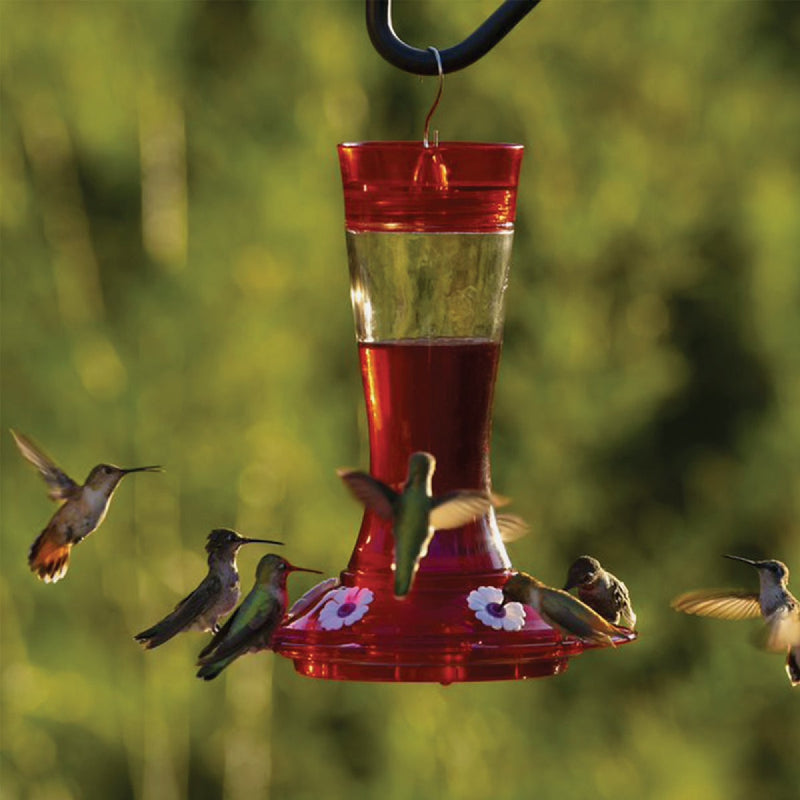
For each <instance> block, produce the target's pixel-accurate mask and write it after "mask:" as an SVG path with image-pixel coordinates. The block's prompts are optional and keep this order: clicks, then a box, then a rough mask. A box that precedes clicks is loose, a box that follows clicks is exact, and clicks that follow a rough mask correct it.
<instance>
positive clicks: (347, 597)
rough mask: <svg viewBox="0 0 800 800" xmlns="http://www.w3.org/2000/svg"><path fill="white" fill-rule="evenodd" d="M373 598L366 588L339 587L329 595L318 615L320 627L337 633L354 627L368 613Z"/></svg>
mask: <svg viewBox="0 0 800 800" xmlns="http://www.w3.org/2000/svg"><path fill="white" fill-rule="evenodd" d="M374 597H375V595H374V594H373V593H372V591H371V590H370V589H367V588H366V587H364V588H361V589H359V588H356V587H353V588H348V587H346V586H341V587H339V588H338V589H337V590H336V591H335V592H333V594H331V595H329V598H328V601H327V602H326V603H325V605H324V606H323V607H322V611H320V613H319V624H320V627H321V628H322V629H323V630H326V631H338V630H340V629H341V628H343V627H346V626H349V625H354V624H355V623H356V622H358V621H359V620H360V619H361V618H362V617H363V616H364V615H365V614H366V613H367V611H369V604H370V603H371V602H372V600H373V598H374Z"/></svg>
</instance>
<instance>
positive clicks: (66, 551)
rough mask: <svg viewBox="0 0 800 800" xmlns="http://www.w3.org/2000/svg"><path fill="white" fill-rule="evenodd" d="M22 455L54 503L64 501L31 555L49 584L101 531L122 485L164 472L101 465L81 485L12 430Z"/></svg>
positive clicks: (33, 565) (30, 562) (34, 568)
mask: <svg viewBox="0 0 800 800" xmlns="http://www.w3.org/2000/svg"><path fill="white" fill-rule="evenodd" d="M11 435H12V436H13V437H14V441H15V442H16V444H17V447H18V448H19V451H20V453H22V455H23V456H24V457H25V458H26V459H27V460H28V461H30V462H31V464H33V466H34V467H36V469H38V470H39V472H40V473H41V474H42V477H43V478H44V480H45V483H46V484H47V486H48V487H49V488H48V492H47V493H48V496H49V497H50V499H51V500H55V501H56V502H61V503H62V504H61V506H60V508H59V509H58V511H56V513H55V514H53V516H52V518H51V519H50V522H48V523H47V527H46V528H45V529H44V530H43V531H42V532H41V533H40V534H39V536H38V537H37V538H36V541H34V543H33V545H31V549H30V552H29V553H28V565H29V566H30V568H31V571H32V572H35V573H36V575H37V576H38V577H39V578H40V579H41V580H43V581H44V582H45V583H55V582H56V581H59V580H61V578H63V577H64V576H65V575H66V574H67V569H68V568H69V557H70V551H71V550H72V547H73V546H74V545H76V544H79V543H80V542H82V541H83V540H84V539H85V538H86V537H87V536H88V535H89V534H90V533H92V532H93V531H95V530H97V528H98V527H99V526H100V524H101V523H102V521H103V520H104V519H105V516H106V511H108V504H109V503H110V502H111V497H112V495H113V494H114V490H115V489H116V488H117V485H118V484H119V482H120V481H121V480H122V479H123V478H124V477H125V476H126V475H130V474H131V473H132V472H161V467H132V468H130V469H122V468H121V467H115V466H113V465H112V464H98V465H97V466H96V467H94V468H93V469H92V471H91V472H90V473H89V477H87V478H86V482H85V483H84V484H83V486H81V485H80V484H78V483H76V482H75V481H74V480H72V478H70V477H69V475H67V474H66V473H65V472H63V471H62V470H61V469H59V468H58V467H57V466H56V465H55V464H54V463H53V461H52V460H51V459H50V458H48V457H47V456H46V455H45V454H44V453H43V452H42V451H41V450H40V449H39V448H38V447H36V445H34V444H33V442H31V440H30V439H28V438H27V437H25V436H23V435H22V434H21V433H17V432H16V431H14V430H12V431H11Z"/></svg>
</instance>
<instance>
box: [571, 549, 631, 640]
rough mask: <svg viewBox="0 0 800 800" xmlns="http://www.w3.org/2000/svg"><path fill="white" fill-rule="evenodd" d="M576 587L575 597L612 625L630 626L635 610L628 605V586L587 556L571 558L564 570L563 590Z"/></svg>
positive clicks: (629, 603)
mask: <svg viewBox="0 0 800 800" xmlns="http://www.w3.org/2000/svg"><path fill="white" fill-rule="evenodd" d="M576 586H577V587H578V597H580V599H581V600H582V601H583V602H584V603H586V605H587V606H589V608H591V609H594V610H595V611H596V612H597V613H598V614H599V615H600V616H601V617H603V618H604V619H607V620H608V621H609V622H610V623H611V624H612V625H622V627H624V628H630V629H631V630H633V629H634V628H635V627H636V614H635V613H634V610H633V608H632V607H631V598H630V595H629V594H628V587H627V586H625V584H624V583H623V582H622V581H621V580H620V579H619V578H616V577H614V575H612V574H611V573H610V572H608V571H607V570H604V569H603V567H602V566H601V565H600V562H599V561H598V560H597V559H596V558H592V557H591V556H581V557H580V558H577V559H575V561H574V562H573V563H572V566H571V567H570V568H569V571H568V572H567V582H566V583H565V584H564V591H565V592H568V591H569V590H570V589H573V588H574V587H576Z"/></svg>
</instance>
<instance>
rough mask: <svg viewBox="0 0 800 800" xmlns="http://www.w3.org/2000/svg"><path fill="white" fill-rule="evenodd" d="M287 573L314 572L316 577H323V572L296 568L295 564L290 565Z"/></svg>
mask: <svg viewBox="0 0 800 800" xmlns="http://www.w3.org/2000/svg"><path fill="white" fill-rule="evenodd" d="M287 572H313V573H314V574H315V575H322V571H321V570H318V569H307V568H306V567H296V566H295V565H294V564H289V567H288V569H287Z"/></svg>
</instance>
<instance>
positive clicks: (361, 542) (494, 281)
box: [273, 142, 628, 684]
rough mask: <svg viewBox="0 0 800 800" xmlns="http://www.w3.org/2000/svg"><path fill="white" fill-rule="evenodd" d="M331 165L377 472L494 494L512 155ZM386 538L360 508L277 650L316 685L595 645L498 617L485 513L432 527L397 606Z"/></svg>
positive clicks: (476, 149) (364, 149) (391, 153)
mask: <svg viewBox="0 0 800 800" xmlns="http://www.w3.org/2000/svg"><path fill="white" fill-rule="evenodd" d="M339 159H340V165H341V170H342V180H343V185H344V196H345V217H346V241H347V252H348V263H349V268H350V289H351V291H350V295H351V301H352V304H353V313H354V317H355V323H356V338H357V340H358V354H359V361H360V365H361V376H362V380H363V385H364V397H365V401H366V408H367V422H368V428H369V444H370V467H369V472H370V474H371V475H372V477H373V478H375V479H377V480H379V481H381V482H382V483H383V484H385V485H386V486H388V487H390V488H391V489H392V490H393V491H395V492H401V491H402V490H403V486H404V483H405V481H406V475H407V467H408V463H409V457H410V456H411V454H412V453H415V452H420V451H424V452H426V453H430V454H432V455H433V456H434V457H435V460H436V465H437V466H436V472H435V474H434V475H433V479H432V493H433V495H434V496H435V497H440V496H442V495H447V494H449V493H452V492H457V491H459V490H465V489H466V490H478V491H482V492H486V493H491V491H492V486H491V474H490V466H489V441H490V437H491V409H492V400H493V395H494V385H495V379H496V376H497V369H498V364H499V360H500V349H501V342H502V330H503V313H504V295H505V289H506V285H507V282H508V271H509V263H510V256H511V242H512V238H513V228H514V218H515V212H516V190H517V180H518V175H519V168H520V164H521V160H522V147H521V146H519V145H509V144H478V143H441V144H438V145H435V146H431V147H425V146H423V144H422V143H421V142H366V143H361V144H345V145H340V146H339ZM394 546H395V541H394V534H393V523H392V520H391V519H385V518H383V517H381V516H379V515H378V514H376V513H375V512H374V511H371V510H369V509H368V510H367V511H366V512H365V513H364V516H363V519H362V523H361V529H360V531H359V534H358V539H357V541H356V544H355V548H354V550H353V554H352V556H351V558H350V563H349V564H348V567H347V569H345V570H344V571H343V572H342V573H341V574H340V576H339V579H338V581H336V580H335V579H329V580H328V581H326V582H324V583H322V584H320V585H319V586H317V587H315V588H314V589H312V590H311V591H310V592H308V593H306V595H305V596H304V597H303V598H302V599H301V601H298V603H296V604H295V606H293V607H292V609H291V610H290V612H289V614H288V616H287V618H286V619H285V620H284V622H283V624H282V625H281V627H280V628H279V629H278V630H277V631H276V634H275V637H274V640H273V644H274V648H275V650H276V652H278V653H279V654H281V655H283V656H286V657H288V658H291V659H292V660H293V661H294V665H295V669H297V671H298V672H300V673H301V674H303V675H307V676H310V677H318V678H329V679H338V680H361V681H435V682H439V683H445V684H447V683H452V682H455V681H483V680H507V679H518V678H531V677H544V676H548V675H554V674H558V673H560V672H563V670H564V669H565V668H566V666H567V662H568V659H569V657H570V656H573V655H577V654H578V653H580V652H582V651H583V649H584V647H585V646H588V645H584V643H583V642H581V641H579V640H577V639H573V638H570V637H566V638H565V637H563V636H562V635H561V633H560V632H558V631H556V630H554V629H553V628H551V627H550V626H548V625H547V624H545V622H543V621H542V619H541V618H540V617H539V615H538V614H537V613H536V611H534V610H533V609H532V608H530V607H528V606H525V607H524V608H523V607H521V606H520V607H515V606H513V605H512V606H511V607H509V605H510V604H507V605H506V607H505V608H502V607H501V605H500V603H501V599H502V591H501V590H502V587H503V585H504V584H505V582H506V581H507V580H508V578H509V576H510V575H511V574H512V573H513V572H514V570H513V569H512V567H511V561H510V560H509V558H508V554H507V553H506V550H505V547H504V545H503V542H502V540H501V538H500V533H499V530H498V528H497V521H496V518H495V513H494V510H493V509H490V510H489V512H488V513H486V514H485V515H484V516H482V517H480V518H478V519H475V520H473V521H472V522H469V523H468V524H466V525H463V526H461V527H459V528H454V529H450V530H437V531H436V532H435V534H434V535H433V537H432V539H431V540H430V543H429V544H428V548H427V554H426V555H425V556H424V557H423V558H422V559H421V560H420V562H419V569H418V571H417V572H416V575H415V577H414V582H413V586H412V587H411V590H410V591H409V593H408V594H407V595H406V596H405V597H402V598H398V597H395V596H394V591H393V590H394V572H393V570H394ZM365 589H368V590H369V592H370V593H371V594H372V599H371V602H370V603H369V604H368V608H365V606H366V605H367V604H366V601H365V600H364V599H363V598H365V597H366V596H367V595H366V594H364V593H363V592H364V590H365ZM350 592H352V594H350ZM355 598H358V599H355ZM468 598H471V599H468ZM498 598H499V599H498ZM348 603H350V604H353V605H352V606H351V605H347V604H348ZM359 603H360V604H361V605H359ZM517 605H518V604H517ZM362 609H364V610H363V613H362ZM339 615H341V616H339ZM357 615H361V616H360V617H358V618H356V616H357ZM339 620H342V624H341V625H339ZM620 641H628V639H627V638H625V637H620ZM592 646H596V645H592Z"/></svg>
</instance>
